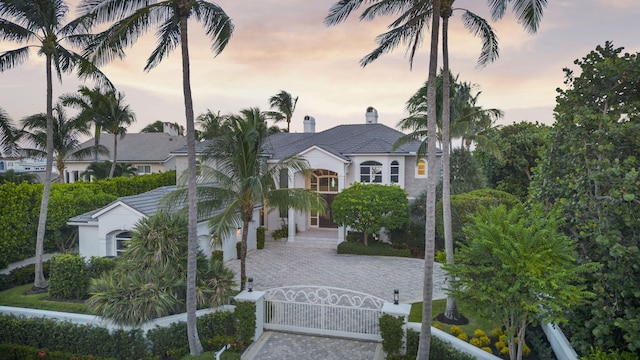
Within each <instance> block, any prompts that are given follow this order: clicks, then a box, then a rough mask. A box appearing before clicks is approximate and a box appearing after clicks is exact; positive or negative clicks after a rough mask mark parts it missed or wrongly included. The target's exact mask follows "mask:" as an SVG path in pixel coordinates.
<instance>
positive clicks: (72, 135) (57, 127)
mask: <svg viewBox="0 0 640 360" xmlns="http://www.w3.org/2000/svg"><path fill="white" fill-rule="evenodd" d="M22 125H23V126H24V131H23V133H22V138H24V139H25V140H26V141H27V142H28V143H29V144H31V145H33V147H34V148H33V149H25V150H26V152H27V154H29V155H30V156H36V157H45V156H46V155H47V153H46V148H47V115H46V114H44V113H40V114H35V115H31V116H28V117H26V118H24V119H23V120H22ZM90 134H91V132H90V131H89V127H88V125H87V123H86V122H85V121H84V120H82V119H80V118H77V117H76V118H71V119H70V118H68V117H67V114H66V111H65V110H64V107H63V106H62V104H61V103H58V104H56V106H55V107H54V108H53V157H54V160H55V166H56V169H57V170H58V178H61V177H62V176H63V175H64V169H65V161H66V160H67V159H68V158H70V157H72V158H76V159H79V158H82V157H84V156H87V155H91V152H92V151H93V149H92V148H81V147H80V145H81V144H80V140H79V139H80V138H81V137H83V136H88V135H90ZM99 151H101V152H103V153H104V152H106V151H107V150H106V148H104V147H102V148H100V149H99Z"/></svg>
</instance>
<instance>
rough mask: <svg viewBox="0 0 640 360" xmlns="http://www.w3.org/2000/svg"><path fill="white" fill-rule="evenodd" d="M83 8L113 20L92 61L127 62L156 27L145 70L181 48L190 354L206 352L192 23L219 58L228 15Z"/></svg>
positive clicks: (136, 6) (138, 0) (119, 0)
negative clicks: (199, 288)
mask: <svg viewBox="0 0 640 360" xmlns="http://www.w3.org/2000/svg"><path fill="white" fill-rule="evenodd" d="M80 4H81V9H82V11H83V12H85V13H90V14H94V15H95V16H96V17H97V19H98V20H104V21H115V23H114V24H113V25H112V26H111V27H109V29H107V30H105V31H104V32H102V33H100V34H98V35H97V36H96V37H95V38H94V39H93V41H92V43H91V45H90V46H89V48H88V51H89V52H90V53H91V54H92V56H93V58H95V59H99V60H101V61H108V60H111V59H113V58H115V57H119V58H122V57H124V48H125V47H127V46H129V45H131V44H132V43H133V42H135V41H136V40H138V39H139V38H140V37H141V36H142V35H143V34H144V33H146V31H147V30H149V29H150V28H152V27H153V26H157V27H158V31H157V33H156V36H157V38H158V44H157V46H156V48H155V49H154V50H153V52H152V53H151V56H150V57H149V58H148V59H147V64H146V66H145V70H147V71H148V70H151V69H152V68H154V67H155V66H156V65H158V64H159V63H160V62H161V61H162V59H164V58H165V57H166V56H167V55H168V54H169V53H170V52H171V51H173V50H175V48H176V47H177V46H178V44H179V45H180V50H181V55H182V89H183V95H184V107H185V117H186V126H187V165H188V166H187V168H188V170H187V172H188V185H187V186H188V192H189V201H188V204H189V262H188V263H189V266H188V271H187V337H188V339H189V349H190V352H191V354H192V355H198V354H200V353H202V351H203V349H202V344H201V343H200V339H199V338H198V331H197V328H196V278H195V276H196V254H197V247H198V239H197V209H196V203H197V195H196V191H197V190H196V140H195V123H194V114H193V98H192V94H191V74H190V63H189V41H188V20H189V18H195V19H196V20H198V21H200V22H202V23H203V24H204V27H205V32H206V34H207V36H208V37H209V38H210V40H211V41H212V46H211V50H213V52H214V53H215V54H219V53H220V52H221V51H222V50H224V48H225V47H226V45H227V43H228V42H229V39H230V38H231V34H232V33H233V24H232V23H231V19H230V18H229V16H228V15H227V14H226V13H225V12H224V10H223V9H222V8H221V7H220V6H218V5H216V4H214V3H211V2H209V1H204V0H164V1H161V0H82V1H81V3H80Z"/></svg>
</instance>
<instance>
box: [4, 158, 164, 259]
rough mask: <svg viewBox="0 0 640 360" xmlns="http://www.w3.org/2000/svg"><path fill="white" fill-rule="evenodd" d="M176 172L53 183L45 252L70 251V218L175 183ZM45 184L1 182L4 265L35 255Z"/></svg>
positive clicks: (71, 232) (71, 236)
mask: <svg viewBox="0 0 640 360" xmlns="http://www.w3.org/2000/svg"><path fill="white" fill-rule="evenodd" d="M175 183H176V173H175V171H167V172H165V173H156V174H149V175H143V176H134V177H129V178H124V177H120V178H113V179H106V180H101V181H95V182H82V181H80V182H76V183H73V184H52V185H51V199H50V202H49V209H48V219H47V227H46V229H47V232H46V235H45V244H44V247H45V251H48V252H50V251H62V252H64V251H66V250H68V249H69V248H70V247H72V246H73V245H74V244H73V242H74V241H75V238H74V237H73V235H74V231H75V229H74V228H72V227H70V226H67V225H66V222H67V221H68V220H69V218H72V217H74V216H76V215H80V214H82V213H85V212H87V211H91V210H94V209H97V208H100V207H102V206H104V205H107V204H108V203H110V202H112V201H114V200H115V199H117V198H118V197H121V196H129V195H136V194H140V193H144V192H147V191H150V190H153V189H155V188H158V187H160V186H166V185H175ZM42 188H43V185H42V184H28V183H22V184H19V185H16V184H14V183H4V184H2V185H0V199H2V200H3V201H2V202H0V224H2V227H0V249H2V251H1V252H0V268H6V267H7V265H8V264H9V263H12V262H15V261H19V260H23V259H26V258H28V257H31V256H34V255H35V247H36V231H37V227H38V217H39V214H40V202H41V197H42Z"/></svg>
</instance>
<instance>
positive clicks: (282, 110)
mask: <svg viewBox="0 0 640 360" xmlns="http://www.w3.org/2000/svg"><path fill="white" fill-rule="evenodd" d="M296 104H298V97H297V96H296V97H295V98H294V97H293V96H292V95H291V94H290V93H288V92H286V91H284V90H280V92H279V93H277V94H276V95H273V96H272V97H270V98H269V105H270V106H271V108H272V109H277V111H267V112H266V114H267V116H269V117H270V118H271V119H273V121H274V122H280V121H283V120H284V121H286V122H287V132H290V131H291V119H292V118H293V112H294V111H296Z"/></svg>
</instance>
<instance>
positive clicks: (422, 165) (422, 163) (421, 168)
mask: <svg viewBox="0 0 640 360" xmlns="http://www.w3.org/2000/svg"><path fill="white" fill-rule="evenodd" d="M416 175H417V176H420V177H423V176H427V161H426V160H425V159H420V160H418V163H417V164H416Z"/></svg>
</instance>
